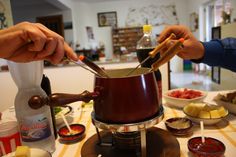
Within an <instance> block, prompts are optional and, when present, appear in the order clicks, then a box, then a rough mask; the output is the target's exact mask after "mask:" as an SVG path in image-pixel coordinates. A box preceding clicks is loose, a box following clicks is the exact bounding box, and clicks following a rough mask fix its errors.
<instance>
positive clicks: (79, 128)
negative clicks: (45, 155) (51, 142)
mask: <svg viewBox="0 0 236 157" xmlns="http://www.w3.org/2000/svg"><path fill="white" fill-rule="evenodd" d="M70 128H71V130H72V132H70V131H69V130H68V128H67V127H66V126H63V127H61V128H60V129H59V131H58V134H59V136H60V141H61V142H66V143H73V142H77V141H79V140H81V139H82V138H84V135H85V126H84V125H82V124H70Z"/></svg>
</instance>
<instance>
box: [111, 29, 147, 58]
mask: <svg viewBox="0 0 236 157" xmlns="http://www.w3.org/2000/svg"><path fill="white" fill-rule="evenodd" d="M142 36H143V28H142V27H124V28H113V29H112V42H113V52H114V54H119V55H121V54H122V51H121V47H125V48H126V49H127V51H128V52H136V45H137V41H138V40H139V39H140V38H141V37H142Z"/></svg>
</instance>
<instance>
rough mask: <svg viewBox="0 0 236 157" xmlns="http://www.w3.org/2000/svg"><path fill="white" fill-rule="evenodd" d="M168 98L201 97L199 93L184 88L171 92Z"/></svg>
mask: <svg viewBox="0 0 236 157" xmlns="http://www.w3.org/2000/svg"><path fill="white" fill-rule="evenodd" d="M168 96H171V97H174V98H182V99H193V98H197V97H200V96H202V93H201V92H199V91H195V90H192V89H186V88H185V89H184V90H175V91H172V92H170V93H169V94H168Z"/></svg>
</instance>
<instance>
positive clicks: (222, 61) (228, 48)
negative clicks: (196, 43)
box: [201, 38, 236, 72]
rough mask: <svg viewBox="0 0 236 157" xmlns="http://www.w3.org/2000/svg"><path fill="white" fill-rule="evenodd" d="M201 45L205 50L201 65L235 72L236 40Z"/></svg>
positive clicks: (226, 39)
mask: <svg viewBox="0 0 236 157" xmlns="http://www.w3.org/2000/svg"><path fill="white" fill-rule="evenodd" d="M202 44H203V46H204V48H205V55H204V57H203V58H202V60H201V62H202V63H205V64H208V65H210V66H220V67H222V68H226V69H229V70H231V71H234V72H236V38H225V39H223V40H212V41H210V42H203V43H202Z"/></svg>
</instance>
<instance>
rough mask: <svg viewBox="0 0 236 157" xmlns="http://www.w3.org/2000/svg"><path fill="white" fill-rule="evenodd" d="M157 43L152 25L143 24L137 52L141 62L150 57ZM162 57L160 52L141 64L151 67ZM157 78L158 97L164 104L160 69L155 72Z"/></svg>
mask: <svg viewBox="0 0 236 157" xmlns="http://www.w3.org/2000/svg"><path fill="white" fill-rule="evenodd" d="M156 45H157V42H156V38H155V37H154V36H153V35H152V26H151V25H143V36H142V37H141V39H140V40H139V41H138V42H137V47H136V52H137V57H138V60H139V62H140V63H141V62H142V61H143V60H144V59H146V58H147V57H148V54H149V52H151V51H152V50H153V49H154V48H155V47H156ZM159 58H160V53H158V54H157V55H156V56H155V57H154V58H150V59H148V60H147V61H146V62H144V63H143V64H142V65H141V66H142V67H148V68H151V65H152V64H153V63H154V62H155V61H157V60H158V59H159ZM154 73H155V77H156V80H157V86H158V95H159V96H158V97H159V101H160V102H159V103H160V105H162V83H161V72H160V70H159V69H158V70H157V71H155V72H154Z"/></svg>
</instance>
